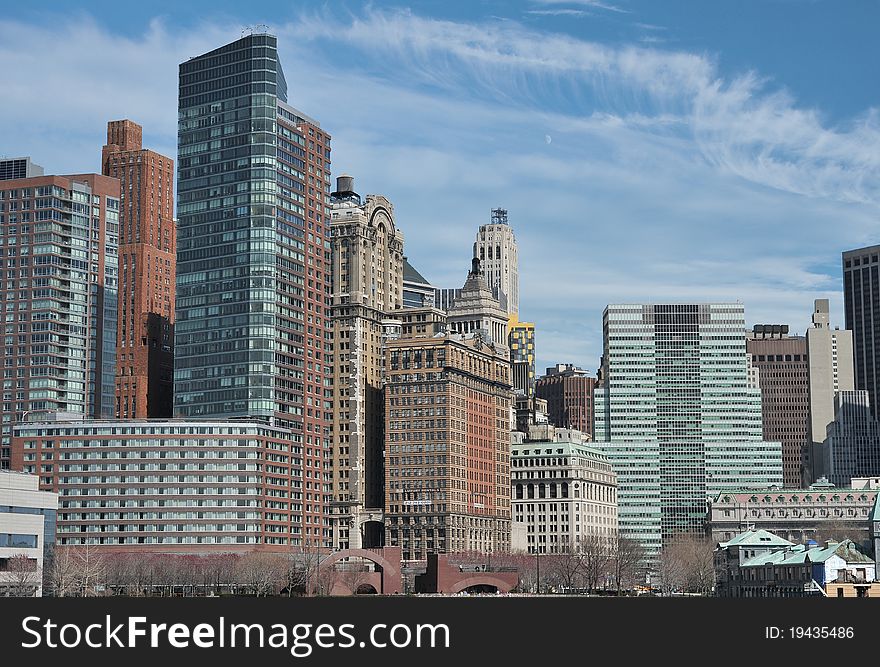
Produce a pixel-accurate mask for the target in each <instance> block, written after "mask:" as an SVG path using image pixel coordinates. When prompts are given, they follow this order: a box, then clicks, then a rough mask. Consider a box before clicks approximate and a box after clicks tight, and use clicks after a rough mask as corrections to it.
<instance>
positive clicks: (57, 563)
mask: <svg viewBox="0 0 880 667" xmlns="http://www.w3.org/2000/svg"><path fill="white" fill-rule="evenodd" d="M77 572H78V567H77V559H76V557H75V556H74V553H73V550H72V548H70V547H55V550H54V553H53V556H52V564H51V571H50V572H49V576H48V579H49V588H50V590H51V593H52V595H54V596H56V597H68V596H71V595H76V594H77V593H78V590H77V581H78V578H77Z"/></svg>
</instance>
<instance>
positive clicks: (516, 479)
mask: <svg viewBox="0 0 880 667" xmlns="http://www.w3.org/2000/svg"><path fill="white" fill-rule="evenodd" d="M520 440H522V441H521V442H520ZM510 466H511V467H510V478H511V486H512V489H511V491H512V493H511V505H512V518H513V522H512V528H511V541H512V544H511V546H512V548H513V549H514V551H520V550H521V551H527V552H528V553H564V552H566V551H570V550H577V549H578V548H579V545H582V544H584V543H585V542H587V541H588V540H592V539H596V538H600V539H607V540H609V541H612V540H615V539H617V476H616V475H615V474H614V471H613V470H612V468H611V463H610V462H609V461H608V459H607V458H606V456H605V455H604V454H603V453H602V452H600V451H599V450H597V449H594V448H593V447H590V446H588V445H587V444H586V443H585V438H584V435H583V434H582V433H581V432H580V431H576V430H574V429H563V428H556V427H554V426H552V425H550V424H538V425H532V426H530V427H529V433H528V435H527V437H525V438H515V439H514V440H513V443H512V444H511V447H510Z"/></svg>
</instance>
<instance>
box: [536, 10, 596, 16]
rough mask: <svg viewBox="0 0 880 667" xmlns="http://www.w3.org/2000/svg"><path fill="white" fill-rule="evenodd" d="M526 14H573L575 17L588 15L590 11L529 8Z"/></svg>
mask: <svg viewBox="0 0 880 667" xmlns="http://www.w3.org/2000/svg"><path fill="white" fill-rule="evenodd" d="M526 14H533V15H535V16H573V17H575V18H583V17H584V16H590V12H585V11H584V10H583V9H530V10H528V11H527V12H526Z"/></svg>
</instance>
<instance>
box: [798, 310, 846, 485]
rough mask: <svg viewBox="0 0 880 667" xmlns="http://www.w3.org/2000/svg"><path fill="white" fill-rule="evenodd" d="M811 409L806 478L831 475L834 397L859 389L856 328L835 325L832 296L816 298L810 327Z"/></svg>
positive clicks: (805, 469) (814, 478)
mask: <svg viewBox="0 0 880 667" xmlns="http://www.w3.org/2000/svg"><path fill="white" fill-rule="evenodd" d="M807 358H808V364H809V368H808V373H809V383H810V410H809V420H810V421H809V425H808V433H807V447H806V450H805V457H804V458H805V463H804V482H805V483H806V484H811V483H812V482H815V481H816V480H817V479H819V478H820V477H827V476H828V475H829V473H830V471H829V470H827V464H826V461H827V460H828V456H827V452H826V451H825V439H826V437H827V430H828V426H829V424H831V423H832V422H833V421H834V418H835V411H834V397H835V396H836V395H837V394H838V392H842V391H853V390H854V389H855V372H854V370H853V334H852V331H847V330H841V329H837V328H835V329H832V328H831V321H830V315H829V307H828V299H816V301H815V305H814V307H813V326H812V327H811V328H809V329H807Z"/></svg>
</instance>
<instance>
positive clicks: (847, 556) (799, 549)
mask: <svg viewBox="0 0 880 667" xmlns="http://www.w3.org/2000/svg"><path fill="white" fill-rule="evenodd" d="M832 556H839V557H840V558H842V559H843V560H844V561H846V562H847V563H873V562H874V561H873V560H872V559H871V558H869V557H868V556H866V555H865V554H863V553H862V552H861V551H859V550H858V548H857V547H856V545H855V544H854V543H853V541H852V540H844V541H843V542H833V543H830V544H827V545H825V546H823V547H813V548H811V549H808V548H807V547H806V546H804V545H803V544H796V545H793V546H792V547H791V548H788V549H779V550H776V551H770V552H765V553H762V554H758V555H757V556H755V557H753V558H750V559H748V560H746V561H744V562H743V564H742V566H741V567H760V566H762V565H805V564H809V563H824V562H825V561H826V560H828V559H829V558H831V557H832Z"/></svg>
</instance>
